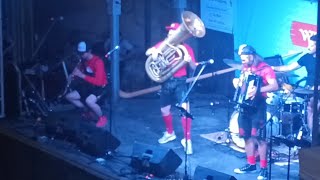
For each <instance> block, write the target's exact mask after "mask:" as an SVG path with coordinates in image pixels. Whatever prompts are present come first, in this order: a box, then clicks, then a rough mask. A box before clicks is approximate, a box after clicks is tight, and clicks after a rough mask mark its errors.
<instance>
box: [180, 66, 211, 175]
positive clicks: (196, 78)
mask: <svg viewBox="0 0 320 180" xmlns="http://www.w3.org/2000/svg"><path fill="white" fill-rule="evenodd" d="M206 66H207V64H203V66H202V67H201V69H200V71H199V72H198V74H197V76H196V77H195V79H194V81H193V82H192V84H191V86H190V87H189V89H188V91H187V92H186V94H185V96H184V97H183V98H182V101H181V102H180V103H178V104H176V105H175V107H176V108H177V109H178V110H180V112H181V114H182V116H185V117H186V118H190V119H191V120H193V119H194V117H193V115H192V114H190V113H189V112H188V111H187V110H186V109H184V108H183V107H182V106H181V105H182V103H183V102H185V100H186V99H187V97H188V96H189V93H190V92H191V90H192V88H193V86H194V85H195V84H196V82H197V81H198V79H199V77H200V75H201V73H202V72H203V70H204V68H205V67H206ZM186 127H188V121H186ZM185 140H186V144H185V146H186V150H185V153H184V177H183V180H189V175H188V171H187V169H188V168H187V161H188V155H187V151H188V140H187V131H185Z"/></svg>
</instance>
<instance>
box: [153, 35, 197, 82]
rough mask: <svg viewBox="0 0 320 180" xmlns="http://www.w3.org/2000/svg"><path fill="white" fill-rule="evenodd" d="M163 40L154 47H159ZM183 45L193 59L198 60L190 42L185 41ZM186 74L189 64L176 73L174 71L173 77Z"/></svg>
mask: <svg viewBox="0 0 320 180" xmlns="http://www.w3.org/2000/svg"><path fill="white" fill-rule="evenodd" d="M162 42H163V41H161V42H159V43H158V44H156V45H155V46H154V47H155V48H158V47H159V46H160V45H161V43H162ZM182 45H183V46H184V47H185V48H186V50H187V52H188V54H189V55H190V57H191V60H192V61H193V62H196V59H195V58H194V52H193V49H192V48H191V47H190V46H189V45H188V44H185V43H183V44H182ZM176 56H177V57H178V55H177V54H176ZM186 75H187V66H186V65H185V66H183V67H181V68H180V69H179V70H178V71H177V72H176V73H174V75H173V77H183V76H186Z"/></svg>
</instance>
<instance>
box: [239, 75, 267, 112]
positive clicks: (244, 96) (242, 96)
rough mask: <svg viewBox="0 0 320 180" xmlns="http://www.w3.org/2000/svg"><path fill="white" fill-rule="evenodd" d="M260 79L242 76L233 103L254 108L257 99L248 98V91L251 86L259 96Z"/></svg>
mask: <svg viewBox="0 0 320 180" xmlns="http://www.w3.org/2000/svg"><path fill="white" fill-rule="evenodd" d="M261 83H262V78H261V77H260V76H258V75H254V74H242V75H241V77H240V79H239V83H238V87H237V88H236V91H235V94H234V97H233V101H234V102H236V103H237V104H239V105H240V106H242V107H243V106H250V107H255V106H256V105H257V98H256V97H255V98H253V99H252V98H251V97H250V96H249V94H248V93H249V92H248V89H251V88H252V87H253V86H256V87H257V94H260V88H261Z"/></svg>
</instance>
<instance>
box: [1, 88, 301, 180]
mask: <svg viewBox="0 0 320 180" xmlns="http://www.w3.org/2000/svg"><path fill="white" fill-rule="evenodd" d="M190 101H191V111H192V115H193V116H194V120H193V121H192V143H193V154H192V155H189V156H188V160H187V163H185V155H184V151H183V147H182V145H181V144H180V140H181V139H182V138H183V134H182V133H183V132H182V128H181V121H180V118H179V111H178V110H177V109H174V110H173V115H174V129H175V133H176V135H177V139H176V140H174V141H172V142H169V143H167V144H161V145H160V144H158V141H157V140H158V138H160V137H161V136H162V133H163V131H164V124H163V121H162V119H161V116H160V110H159V97H158V96H157V95H156V94H154V95H149V96H145V97H138V98H134V99H121V100H120V101H119V103H117V104H112V108H111V112H110V105H107V112H108V114H110V113H111V117H110V116H109V122H108V126H107V127H106V128H105V129H106V130H107V131H108V132H109V135H111V136H112V137H114V138H116V139H117V140H119V141H120V145H119V146H118V147H116V149H115V151H114V152H109V154H108V155H105V156H101V158H99V157H96V156H92V155H91V154H87V153H84V152H83V151H81V149H79V147H78V146H77V145H75V144H76V143H75V142H77V141H76V140H74V139H72V137H71V135H69V136H67V137H58V136H57V135H54V133H52V131H51V133H48V124H49V126H50V127H52V126H55V124H57V123H56V122H64V123H65V124H67V125H65V126H64V127H67V126H69V127H74V128H75V127H77V128H80V131H81V132H82V131H86V132H87V133H88V132H89V133H88V134H87V136H81V137H86V138H87V141H89V140H90V138H94V137H97V136H96V135H95V136H91V135H90V132H92V131H87V129H86V128H90V129H91V130H92V129H94V128H95V127H94V122H92V121H85V120H83V119H81V117H80V116H79V113H78V111H76V110H74V109H73V108H72V107H71V106H69V105H68V104H57V105H55V106H52V109H53V111H52V112H50V113H49V116H48V117H47V118H43V119H42V120H39V119H38V121H37V120H36V119H33V118H25V117H21V118H17V119H4V120H2V121H1V132H0V133H1V137H6V138H8V137H9V139H11V140H12V141H17V142H20V143H23V144H26V145H27V146H28V147H32V148H33V149H38V150H37V151H40V152H42V153H41V154H47V155H48V156H52V157H55V159H59V160H60V161H63V164H64V165H67V166H70V167H76V169H77V171H81V173H75V174H76V176H75V175H74V173H72V172H75V171H73V170H70V171H68V172H64V173H67V174H65V175H64V177H65V179H75V178H76V179H94V178H93V177H95V179H183V176H184V174H185V165H187V171H186V172H187V174H188V175H189V177H190V178H191V177H193V176H194V174H195V169H196V168H197V167H198V166H202V167H206V168H209V169H211V170H215V171H218V172H222V173H225V174H227V175H229V176H234V177H235V178H236V179H239V180H248V179H256V177H257V175H258V172H257V173H252V174H240V175H238V174H235V173H234V172H233V169H234V168H238V167H240V166H242V165H244V163H245V162H246V159H245V154H244V153H242V152H240V151H241V150H242V151H243V149H242V148H239V147H237V146H235V145H234V144H232V143H230V144H228V143H224V142H223V141H224V134H223V132H224V131H225V129H227V128H228V127H229V120H230V117H231V115H232V113H233V112H234V109H233V106H234V105H233V104H231V103H229V100H228V99H227V98H226V97H223V96H214V95H213V94H199V93H197V94H195V93H191V96H190ZM62 119H63V120H62ZM79 124H84V125H81V126H79V127H78V125H79ZM110 124H111V131H110ZM81 128H83V129H81ZM49 129H50V128H49ZM99 131H100V130H99ZM97 132H98V130H97ZM219 132H220V133H221V134H222V135H221V136H219V137H216V136H215V135H217V134H218V133H219ZM6 138H1V140H5V139H6ZM88 138H89V140H88ZM219 140H220V141H221V142H219ZM78 141H79V140H78ZM94 142H95V143H97V144H100V143H101V142H98V141H94ZM137 143H138V144H145V145H146V146H147V145H148V146H152V147H155V148H159V151H160V149H171V150H172V151H173V152H174V155H176V156H178V157H179V158H180V159H181V160H182V163H181V164H180V165H179V167H178V168H177V169H176V173H174V174H172V175H168V176H166V177H165V178H158V177H150V176H146V174H145V173H138V172H137V169H135V168H134V167H132V166H130V163H131V159H132V154H133V151H134V146H135V145H136V144H137ZM2 147H3V148H5V146H4V145H3V143H2ZM10 147H11V146H10ZM16 147H17V146H16ZM235 149H236V150H235ZM3 150H4V149H3ZM19 150H20V148H17V149H15V151H14V152H15V153H16V154H19V153H20V154H21V153H23V152H19ZM22 150H23V148H22V149H21V151H22ZM274 150H275V152H278V153H279V154H282V159H281V158H280V156H278V160H277V161H276V162H275V163H274V164H272V179H279V180H280V179H287V167H288V166H287V164H286V163H285V161H286V158H284V157H285V155H286V154H287V149H286V147H285V146H284V145H282V144H275V145H274ZM156 151H157V149H155V150H154V152H153V153H157V152H156ZM282 151H283V152H282ZM5 152H6V153H7V154H9V153H11V154H12V155H14V153H13V152H12V151H11V150H5ZM24 152H26V151H24ZM27 152H28V151H27ZM27 152H26V153H27ZM38 154H39V153H33V154H32V155H33V156H38ZM1 156H6V155H4V154H3V155H1ZM20 156H21V157H20ZM20 156H19V158H20V159H19V158H18V157H7V158H5V159H6V161H8V162H7V163H9V164H11V165H12V166H14V165H15V164H19V162H20V161H21V158H23V157H24V156H22V155H20ZM292 158H293V159H292V163H291V165H290V168H291V169H290V179H299V163H298V159H297V156H296V157H294V156H292ZM26 159H29V160H30V161H31V162H32V161H34V159H35V157H34V158H26ZM40 159H41V158H40ZM171 160H173V159H171ZM167 161H170V159H169V160H167ZM26 162H27V161H26ZM41 163H42V164H41ZM41 163H40V165H39V163H38V165H37V167H38V168H40V169H42V168H43V171H47V170H45V169H47V168H49V167H50V169H51V171H53V170H54V169H56V171H59V169H65V168H64V167H62V166H61V165H59V164H58V163H56V164H53V163H50V161H48V163H46V161H45V160H43V161H42V162H41ZM169 163H170V162H169ZM2 164H3V163H2ZM24 166H29V164H26V163H25V164H24ZM30 166H32V165H31V164H30ZM27 169H28V168H27ZM30 169H32V168H30ZM258 169H259V168H258ZM37 170H38V171H39V169H37ZM37 170H35V169H32V170H31V171H33V172H28V171H27V170H24V173H21V174H28V176H27V177H31V175H30V174H37ZM19 171H20V169H19V168H17V169H16V173H19ZM61 171H62V170H61ZM0 172H2V173H4V174H6V176H8V174H9V173H8V172H11V171H6V172H4V171H0ZM68 173H69V174H68ZM21 174H20V175H21ZM62 174H63V173H62ZM81 175H83V176H81ZM89 175H90V176H89ZM9 176H10V177H13V176H12V175H9ZM21 176H22V175H21ZM15 177H17V175H16V176H15ZM33 177H36V176H33ZM37 177H38V176H37ZM39 177H40V176H39ZM41 177H44V176H41ZM57 177H58V176H57ZM89 177H90V178H89ZM25 179H28V178H25ZM35 179H36V178H35ZM48 179H50V178H48ZM51 179H53V177H52V178H51ZM193 179H196V178H193Z"/></svg>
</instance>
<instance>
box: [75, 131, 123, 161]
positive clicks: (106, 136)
mask: <svg viewBox="0 0 320 180" xmlns="http://www.w3.org/2000/svg"><path fill="white" fill-rule="evenodd" d="M77 137H78V140H77V143H76V144H77V146H78V147H79V149H80V150H81V151H82V152H84V153H86V154H89V155H92V156H96V157H101V156H105V155H106V153H108V152H112V151H114V150H115V149H117V148H118V147H119V146H120V141H119V140H118V139H117V138H116V137H114V136H113V135H112V134H111V133H110V132H109V131H106V130H103V129H100V128H96V127H93V126H91V127H89V126H87V127H86V128H80V129H79V131H78V135H77Z"/></svg>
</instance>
